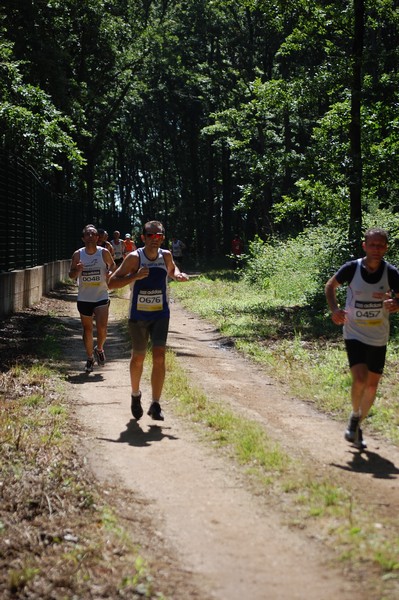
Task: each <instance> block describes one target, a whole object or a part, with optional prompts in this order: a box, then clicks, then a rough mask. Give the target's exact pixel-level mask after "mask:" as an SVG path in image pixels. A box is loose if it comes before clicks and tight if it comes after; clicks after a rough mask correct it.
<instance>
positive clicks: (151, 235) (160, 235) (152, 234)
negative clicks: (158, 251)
mask: <svg viewBox="0 0 399 600" xmlns="http://www.w3.org/2000/svg"><path fill="white" fill-rule="evenodd" d="M145 237H148V238H156V239H158V240H160V239H161V238H163V237H164V235H163V233H146V234H145Z"/></svg>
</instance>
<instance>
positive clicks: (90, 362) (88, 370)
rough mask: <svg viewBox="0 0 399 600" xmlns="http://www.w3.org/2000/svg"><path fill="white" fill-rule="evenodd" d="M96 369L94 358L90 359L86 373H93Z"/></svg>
mask: <svg viewBox="0 0 399 600" xmlns="http://www.w3.org/2000/svg"><path fill="white" fill-rule="evenodd" d="M93 367H94V358H88V359H87V362H86V366H85V371H86V373H91V372H92V371H93Z"/></svg>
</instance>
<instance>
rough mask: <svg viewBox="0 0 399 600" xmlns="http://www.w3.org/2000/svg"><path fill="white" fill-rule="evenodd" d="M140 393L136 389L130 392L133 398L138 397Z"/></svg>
mask: <svg viewBox="0 0 399 600" xmlns="http://www.w3.org/2000/svg"><path fill="white" fill-rule="evenodd" d="M140 395H141V392H140V390H138V391H137V392H132V396H134V398H138V397H139V396H140Z"/></svg>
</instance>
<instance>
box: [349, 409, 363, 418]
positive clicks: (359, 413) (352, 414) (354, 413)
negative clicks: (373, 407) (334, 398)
mask: <svg viewBox="0 0 399 600" xmlns="http://www.w3.org/2000/svg"><path fill="white" fill-rule="evenodd" d="M360 416H361V412H360V410H357V411H356V412H355V411H354V410H352V413H351V417H356V418H359V417H360Z"/></svg>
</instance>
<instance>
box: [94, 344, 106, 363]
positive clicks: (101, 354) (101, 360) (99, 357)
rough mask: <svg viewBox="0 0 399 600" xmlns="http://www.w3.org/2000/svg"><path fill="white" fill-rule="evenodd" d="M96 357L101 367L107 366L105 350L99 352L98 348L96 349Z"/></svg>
mask: <svg viewBox="0 0 399 600" xmlns="http://www.w3.org/2000/svg"><path fill="white" fill-rule="evenodd" d="M94 356H95V359H96V361H97V364H98V366H99V367H103V366H104V365H105V354H104V350H99V349H98V348H97V346H96V347H95V348H94Z"/></svg>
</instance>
